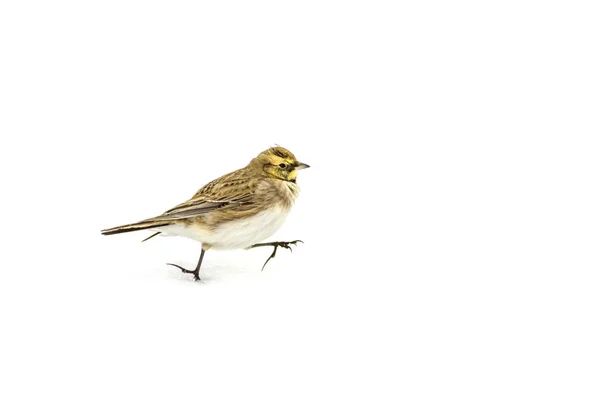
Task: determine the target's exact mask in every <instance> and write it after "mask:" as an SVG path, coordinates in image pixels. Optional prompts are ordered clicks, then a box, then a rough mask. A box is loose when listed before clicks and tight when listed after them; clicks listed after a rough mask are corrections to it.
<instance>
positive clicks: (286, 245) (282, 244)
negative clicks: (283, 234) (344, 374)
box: [249, 240, 304, 271]
mask: <svg viewBox="0 0 600 400" xmlns="http://www.w3.org/2000/svg"><path fill="white" fill-rule="evenodd" d="M298 242H300V243H304V242H303V241H302V240H292V241H291V242H269V243H257V244H254V245H252V246H250V247H249V249H253V248H255V247H264V246H273V252H272V253H271V255H270V256H269V258H267V261H265V263H264V264H263V266H262V268H261V269H260V270H261V271H262V270H264V269H265V266H266V265H267V263H268V262H269V260H271V258H275V254H276V253H277V248H278V247H283V248H284V249H288V250H289V251H292V248H291V247H290V245H291V244H293V245H297V244H298Z"/></svg>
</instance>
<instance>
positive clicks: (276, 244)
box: [180, 240, 304, 271]
mask: <svg viewBox="0 0 600 400" xmlns="http://www.w3.org/2000/svg"><path fill="white" fill-rule="evenodd" d="M298 243H304V242H303V241H302V240H292V241H291V242H269V243H257V244H255V245H252V246H250V248H251V249H253V248H255V247H265V246H273V252H272V253H271V255H270V256H269V258H267V261H265V263H264V264H263V266H262V268H261V269H260V270H261V271H262V270H264V269H265V266H266V265H267V263H268V262H269V261H270V260H271V259H272V258H275V254H277V248H278V247H283V248H284V249H288V250H289V251H290V252H291V251H292V248H291V247H290V245H294V246H296V245H297V244H298ZM180 268H181V267H180Z"/></svg>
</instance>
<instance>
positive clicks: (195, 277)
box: [167, 263, 200, 281]
mask: <svg viewBox="0 0 600 400" xmlns="http://www.w3.org/2000/svg"><path fill="white" fill-rule="evenodd" d="M167 265H170V266H172V267H175V268H179V269H180V270H181V272H183V273H184V274H192V275H194V281H199V280H200V276H199V275H198V274H199V273H200V271H199V270H198V269H185V268H183V267H181V266H179V265H177V264H171V263H167Z"/></svg>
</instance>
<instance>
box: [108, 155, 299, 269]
mask: <svg viewBox="0 0 600 400" xmlns="http://www.w3.org/2000/svg"><path fill="white" fill-rule="evenodd" d="M304 168H308V165H306V164H304V163H301V162H298V161H297V160H296V157H295V156H294V155H293V154H292V153H291V152H290V151H289V150H286V149H284V148H283V147H272V148H269V149H267V150H265V151H263V152H262V153H260V154H259V155H258V156H256V158H254V159H252V161H250V163H249V164H248V165H247V166H245V167H244V168H242V169H238V170H237V171H233V172H231V173H229V174H227V175H223V176H222V177H220V178H218V179H215V180H214V181H212V182H210V183H208V184H207V185H205V186H204V187H202V188H201V189H200V190H198V191H197V192H196V194H195V195H194V196H193V197H192V198H191V199H189V200H188V201H186V202H184V203H181V204H179V205H178V206H175V207H173V208H171V209H170V210H168V211H167V212H165V213H164V214H162V215H159V216H157V217H154V218H148V219H145V220H143V221H140V222H136V223H134V224H128V225H122V226H117V227H115V228H110V229H105V230H103V231H102V234H103V235H114V234H117V233H124V232H132V231H139V230H144V229H148V230H152V231H155V232H156V233H154V234H153V235H151V236H150V237H148V238H146V239H144V240H148V239H150V238H152V237H154V236H156V235H160V234H165V235H177V236H184V237H187V238H190V239H194V240H198V241H200V242H202V252H201V253H200V259H199V260H198V264H197V265H196V269H194V270H188V269H185V268H182V267H180V266H179V265H175V264H169V265H172V266H174V267H177V268H179V269H181V271H183V272H184V273H188V274H193V275H194V279H195V280H200V277H199V272H200V266H201V265H202V259H203V258H204V253H205V252H206V251H207V250H209V249H215V250H232V249H250V248H253V247H262V246H273V253H271V256H269V258H268V259H267V261H265V263H264V265H263V269H264V267H265V265H267V262H269V260H270V259H271V258H273V257H275V254H276V252H277V248H278V247H283V248H286V249H290V250H291V247H290V245H293V244H297V243H298V242H301V241H300V240H294V241H292V242H270V243H259V242H260V241H262V240H264V239H266V238H268V237H270V236H271V235H273V234H274V233H275V232H276V231H277V230H278V229H279V228H280V227H281V225H282V224H283V222H284V221H285V218H286V217H287V215H288V214H289V212H290V210H291V208H292V205H293V204H294V201H295V200H296V198H297V197H298V193H299V189H298V185H297V184H296V175H297V173H298V170H301V169H304Z"/></svg>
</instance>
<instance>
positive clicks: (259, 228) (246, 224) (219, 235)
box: [160, 207, 289, 250]
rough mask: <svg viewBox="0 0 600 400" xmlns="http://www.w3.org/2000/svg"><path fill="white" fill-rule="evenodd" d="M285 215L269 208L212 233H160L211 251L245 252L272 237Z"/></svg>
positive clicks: (176, 228) (178, 229)
mask: <svg viewBox="0 0 600 400" xmlns="http://www.w3.org/2000/svg"><path fill="white" fill-rule="evenodd" d="M288 214H289V210H285V209H283V208H281V207H273V208H270V209H268V210H266V211H263V212H260V213H258V214H256V215H254V216H252V217H248V218H244V219H241V220H237V221H230V222H225V223H223V224H221V225H219V226H218V227H217V228H216V229H214V230H208V229H203V228H200V227H197V226H194V225H190V226H187V227H184V226H183V225H179V224H175V225H170V226H165V227H161V228H160V230H161V232H163V233H166V234H167V235H178V236H184V237H187V238H190V239H194V240H198V241H200V242H202V243H206V244H210V245H211V249H216V250H233V249H245V248H248V247H250V246H252V245H253V244H256V243H259V242H261V241H263V240H265V239H267V238H268V237H270V236H271V235H273V234H274V233H275V232H276V231H277V230H278V229H279V228H280V227H281V225H283V223H284V221H285V219H286V217H287V216H288Z"/></svg>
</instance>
